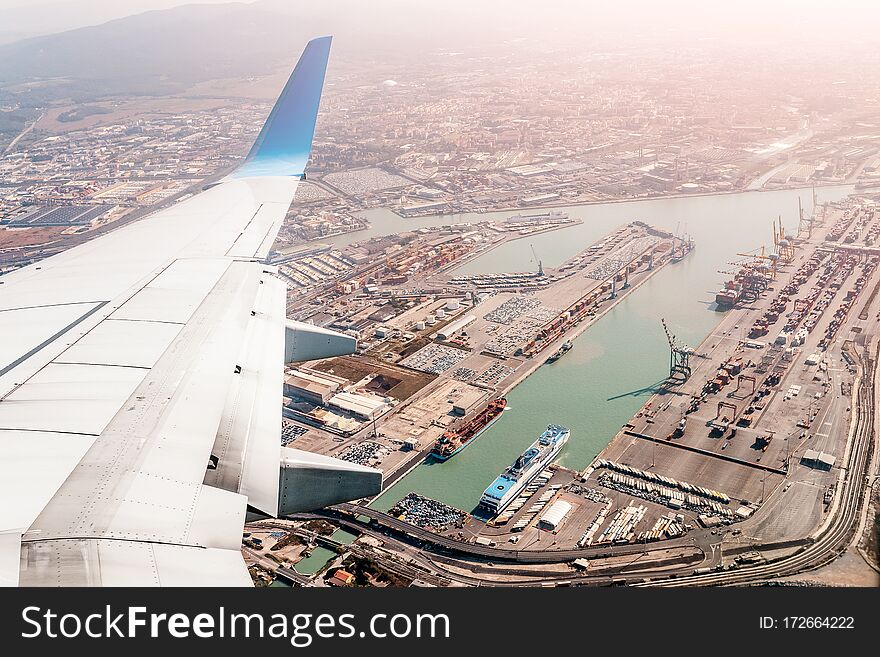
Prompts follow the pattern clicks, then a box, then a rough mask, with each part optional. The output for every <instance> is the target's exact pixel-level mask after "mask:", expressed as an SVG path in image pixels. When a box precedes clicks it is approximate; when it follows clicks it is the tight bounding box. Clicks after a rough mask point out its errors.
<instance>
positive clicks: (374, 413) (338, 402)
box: [328, 392, 388, 420]
mask: <svg viewBox="0 0 880 657" xmlns="http://www.w3.org/2000/svg"><path fill="white" fill-rule="evenodd" d="M328 406H330V407H331V408H338V409H339V410H342V411H346V412H348V413H351V414H353V415H356V416H357V417H359V418H362V419H365V420H372V419H374V418H377V417H379V416H380V415H382V413H384V412H385V411H387V410H388V404H387V403H386V402H385V401H384V400H382V399H379V398H378V397H367V396H366V395H356V394H352V393H350V392H340V393H339V394H337V395H334V396H333V397H331V398H330V400H329V401H328Z"/></svg>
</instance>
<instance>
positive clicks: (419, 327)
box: [415, 322, 425, 331]
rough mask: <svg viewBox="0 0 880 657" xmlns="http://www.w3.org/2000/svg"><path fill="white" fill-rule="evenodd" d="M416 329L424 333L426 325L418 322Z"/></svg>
mask: <svg viewBox="0 0 880 657" xmlns="http://www.w3.org/2000/svg"><path fill="white" fill-rule="evenodd" d="M415 329H416V331H424V330H425V323H424V322H416V324H415Z"/></svg>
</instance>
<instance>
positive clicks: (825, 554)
mask: <svg viewBox="0 0 880 657" xmlns="http://www.w3.org/2000/svg"><path fill="white" fill-rule="evenodd" d="M859 361H860V365H861V367H862V373H861V381H860V385H859V391H858V394H857V404H856V413H857V415H856V424H855V430H854V433H853V442H852V446H851V450H850V457H849V460H848V461H847V465H846V475H845V478H844V481H843V483H842V492H841V498H840V503H839V504H838V505H837V507H836V511H834V513H835V515H834V517H833V519H832V520H831V521H830V522H829V523H828V525H827V527H826V528H825V529H824V530H823V531H822V533H821V534H820V535H819V536H818V537H816V539H815V540H814V541H813V542H812V543H809V544H807V545H806V546H804V547H803V548H802V549H801V550H800V551H798V552H797V553H795V554H793V555H791V556H788V557H783V558H782V559H778V560H775V561H772V562H769V563H765V564H760V565H755V566H744V567H741V568H740V569H738V570H736V571H726V572H715V573H706V574H701V575H691V576H687V577H679V578H675V579H666V580H653V581H645V582H639V583H637V584H634V586H660V587H681V586H727V585H732V584H748V583H752V582H761V581H766V580H768V579H774V578H777V577H784V576H786V575H794V574H797V573H801V572H805V571H809V570H815V569H816V568H819V567H821V566H824V565H826V564H828V563H830V562H831V561H834V559H836V558H837V557H838V556H840V555H841V554H842V553H843V552H844V551H845V550H846V549H847V547H848V546H849V544H850V541H851V539H852V535H853V533H854V532H855V530H856V527H858V523H859V518H860V515H861V508H862V503H863V500H864V490H865V486H864V484H865V480H866V474H867V473H866V469H867V466H868V463H869V462H870V459H871V448H872V445H873V441H874V408H875V406H874V404H875V390H874V381H875V377H876V367H877V363H876V357H873V356H872V355H871V354H870V353H867V349H866V353H865V355H864V356H860V357H859ZM755 549H756V550H759V551H760V549H761V546H755Z"/></svg>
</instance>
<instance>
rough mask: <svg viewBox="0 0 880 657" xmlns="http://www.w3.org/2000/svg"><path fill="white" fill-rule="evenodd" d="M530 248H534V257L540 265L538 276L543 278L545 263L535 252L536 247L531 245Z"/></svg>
mask: <svg viewBox="0 0 880 657" xmlns="http://www.w3.org/2000/svg"><path fill="white" fill-rule="evenodd" d="M529 246H530V247H532V255H533V256H535V262H537V263H538V276H543V275H544V263H543V262H542V261H541V259H540V258H538V253H537V251H535V245H534V244H529Z"/></svg>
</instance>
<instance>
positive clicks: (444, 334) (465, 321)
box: [437, 315, 477, 341]
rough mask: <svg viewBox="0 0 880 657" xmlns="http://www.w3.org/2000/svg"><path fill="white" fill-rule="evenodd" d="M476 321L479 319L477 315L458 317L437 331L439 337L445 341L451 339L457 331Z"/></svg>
mask: <svg viewBox="0 0 880 657" xmlns="http://www.w3.org/2000/svg"><path fill="white" fill-rule="evenodd" d="M475 321H477V316H476V315H465V316H464V317H462V318H460V319H457V320H455V321H454V322H450V323H449V324H447V325H446V326H445V327H443V328H442V329H440V330H439V331H437V339H438V340H443V341H446V340H451V339H452V338H453V337H454V336H455V334H456V333H458V332H459V331H461V330H462V329H463V328H464V327H465V326H468V325H469V324H471V323H472V322H475Z"/></svg>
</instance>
